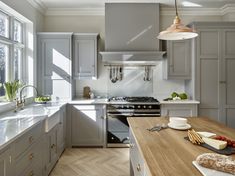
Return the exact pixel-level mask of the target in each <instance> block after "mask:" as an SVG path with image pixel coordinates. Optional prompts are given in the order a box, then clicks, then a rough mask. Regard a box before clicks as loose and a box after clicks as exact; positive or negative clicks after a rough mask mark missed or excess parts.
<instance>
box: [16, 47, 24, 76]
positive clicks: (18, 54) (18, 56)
mask: <svg viewBox="0 0 235 176" xmlns="http://www.w3.org/2000/svg"><path fill="white" fill-rule="evenodd" d="M21 62H22V49H21V48H15V49H14V79H15V80H20V78H21Z"/></svg>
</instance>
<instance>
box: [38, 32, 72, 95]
mask: <svg viewBox="0 0 235 176" xmlns="http://www.w3.org/2000/svg"><path fill="white" fill-rule="evenodd" d="M39 41H40V43H39V52H41V53H40V54H39V56H41V57H39V58H40V59H41V60H40V61H41V63H40V64H41V70H39V73H40V72H41V74H40V75H41V76H42V77H40V78H39V79H41V80H42V83H41V91H42V94H44V95H52V96H55V97H59V98H60V99H63V100H67V99H71V35H55V34H51V35H49V34H45V35H43V34H42V35H39ZM39 84H40V83H39ZM61 90H63V91H61Z"/></svg>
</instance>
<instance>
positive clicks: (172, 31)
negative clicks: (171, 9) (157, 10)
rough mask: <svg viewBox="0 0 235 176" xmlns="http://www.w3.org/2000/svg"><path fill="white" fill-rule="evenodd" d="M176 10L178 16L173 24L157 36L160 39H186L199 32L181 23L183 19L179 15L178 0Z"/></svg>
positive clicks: (193, 36) (195, 35)
mask: <svg viewBox="0 0 235 176" xmlns="http://www.w3.org/2000/svg"><path fill="white" fill-rule="evenodd" d="M175 12H176V16H175V19H174V21H173V24H172V25H171V26H170V27H168V28H167V29H166V30H165V31H162V32H160V33H159V35H158V37H157V38H158V39H160V40H185V39H191V38H195V37H197V36H198V34H197V33H196V32H195V31H194V30H193V29H192V28H189V27H187V26H185V25H183V24H182V23H181V20H180V18H179V15H178V8H177V3H176V0H175Z"/></svg>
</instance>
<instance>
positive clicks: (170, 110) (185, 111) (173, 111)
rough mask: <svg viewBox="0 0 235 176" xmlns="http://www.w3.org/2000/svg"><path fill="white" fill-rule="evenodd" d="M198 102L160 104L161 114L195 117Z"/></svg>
mask: <svg viewBox="0 0 235 176" xmlns="http://www.w3.org/2000/svg"><path fill="white" fill-rule="evenodd" d="M197 109H198V104H196V103H195V104H182V103H180V104H177V103H176V104H161V116H179V117H196V116H197V115H198V113H197Z"/></svg>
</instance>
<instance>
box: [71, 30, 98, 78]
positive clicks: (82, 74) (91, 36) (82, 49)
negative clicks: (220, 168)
mask: <svg viewBox="0 0 235 176" xmlns="http://www.w3.org/2000/svg"><path fill="white" fill-rule="evenodd" d="M97 40H98V34H97V33H75V34H74V35H73V63H74V64H73V78H74V79H97Z"/></svg>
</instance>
